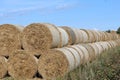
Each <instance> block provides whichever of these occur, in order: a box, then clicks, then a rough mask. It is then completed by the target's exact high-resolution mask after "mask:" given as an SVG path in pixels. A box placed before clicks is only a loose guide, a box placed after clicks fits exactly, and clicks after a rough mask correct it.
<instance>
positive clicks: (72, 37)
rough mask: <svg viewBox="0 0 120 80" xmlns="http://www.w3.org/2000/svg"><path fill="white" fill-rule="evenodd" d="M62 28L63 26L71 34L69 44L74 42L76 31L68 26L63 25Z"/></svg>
mask: <svg viewBox="0 0 120 80" xmlns="http://www.w3.org/2000/svg"><path fill="white" fill-rule="evenodd" d="M61 28H63V29H64V30H65V31H66V32H67V33H68V35H69V41H68V44H74V43H75V33H74V31H73V30H72V29H71V28H70V27H67V26H61Z"/></svg>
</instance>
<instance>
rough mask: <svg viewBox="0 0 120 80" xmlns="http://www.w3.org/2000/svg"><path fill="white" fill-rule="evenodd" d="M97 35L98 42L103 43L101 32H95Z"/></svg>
mask: <svg viewBox="0 0 120 80" xmlns="http://www.w3.org/2000/svg"><path fill="white" fill-rule="evenodd" d="M95 33H96V35H97V40H96V41H97V42H99V41H101V34H100V33H99V31H96V30H95Z"/></svg>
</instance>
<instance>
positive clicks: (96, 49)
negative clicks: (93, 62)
mask: <svg viewBox="0 0 120 80" xmlns="http://www.w3.org/2000/svg"><path fill="white" fill-rule="evenodd" d="M88 45H90V46H91V47H92V48H93V49H94V52H95V58H96V57H97V56H98V54H99V49H98V48H97V46H96V45H95V44H94V43H89V44H88Z"/></svg>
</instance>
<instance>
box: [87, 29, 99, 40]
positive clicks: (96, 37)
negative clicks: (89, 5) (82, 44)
mask: <svg viewBox="0 0 120 80" xmlns="http://www.w3.org/2000/svg"><path fill="white" fill-rule="evenodd" d="M89 31H90V32H91V33H92V34H93V36H94V38H93V42H96V41H98V34H97V33H96V32H95V30H89Z"/></svg>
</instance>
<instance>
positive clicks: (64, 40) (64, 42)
mask: <svg viewBox="0 0 120 80" xmlns="http://www.w3.org/2000/svg"><path fill="white" fill-rule="evenodd" d="M57 29H58V30H59V32H60V34H61V35H60V37H61V41H60V45H59V47H63V46H66V45H67V44H68V40H69V39H68V38H69V36H68V33H67V32H66V31H65V30H64V29H62V28H60V27H57Z"/></svg>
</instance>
